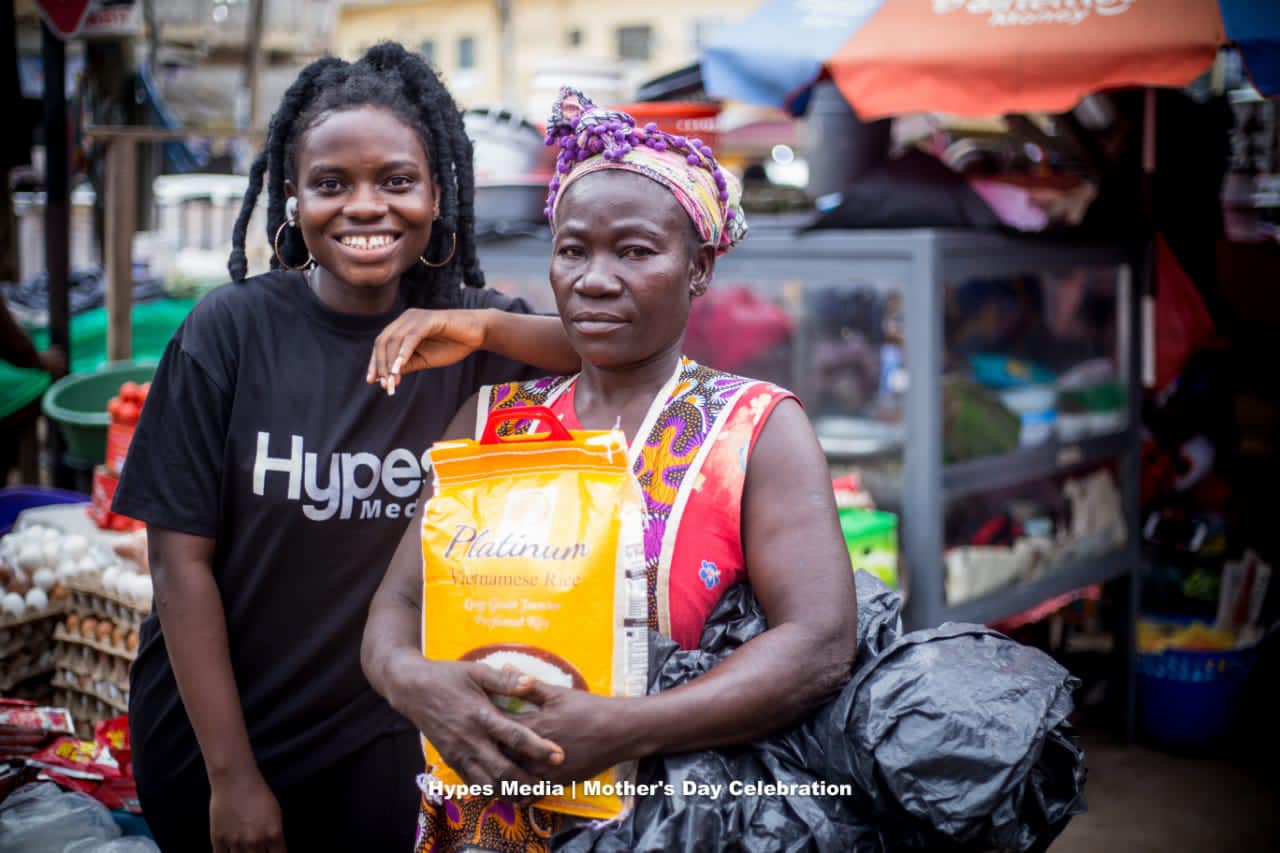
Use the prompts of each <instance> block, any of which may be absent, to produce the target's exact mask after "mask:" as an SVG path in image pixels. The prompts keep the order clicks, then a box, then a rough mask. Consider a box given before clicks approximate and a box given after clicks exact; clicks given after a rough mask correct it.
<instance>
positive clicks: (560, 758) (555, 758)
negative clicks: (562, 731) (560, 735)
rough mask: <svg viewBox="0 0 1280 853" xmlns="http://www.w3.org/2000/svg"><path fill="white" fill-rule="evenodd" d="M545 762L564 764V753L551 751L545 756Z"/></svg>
mask: <svg viewBox="0 0 1280 853" xmlns="http://www.w3.org/2000/svg"><path fill="white" fill-rule="evenodd" d="M547 760H548V761H550V762H551V763H552V764H564V753H563V752H560V751H558V750H556V751H553V752H552V753H551V754H550V755H549V756H547Z"/></svg>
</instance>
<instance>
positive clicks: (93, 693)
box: [51, 669, 129, 720]
mask: <svg viewBox="0 0 1280 853" xmlns="http://www.w3.org/2000/svg"><path fill="white" fill-rule="evenodd" d="M51 683H52V684H53V686H54V687H62V688H65V689H67V690H70V691H72V692H73V693H79V694H80V695H81V696H87V697H89V698H91V699H96V700H98V701H99V702H101V703H102V704H103V705H105V706H106V711H104V712H102V713H101V714H94V715H93V716H97V717H98V719H99V720H105V719H109V718H111V717H114V716H116V715H118V714H125V713H128V711H129V691H128V690H121V689H120V688H119V687H116V686H115V685H114V684H112V683H111V682H110V681H94V680H92V678H90V679H87V680H84V681H82V680H81V677H80V675H79V674H77V673H74V672H72V671H71V670H67V669H59V670H57V671H56V672H55V673H54V676H53V681H52V682H51ZM112 688H114V690H113V689H112ZM112 694H114V695H112ZM80 716H81V715H79V714H77V715H76V718H77V719H79V718H80Z"/></svg>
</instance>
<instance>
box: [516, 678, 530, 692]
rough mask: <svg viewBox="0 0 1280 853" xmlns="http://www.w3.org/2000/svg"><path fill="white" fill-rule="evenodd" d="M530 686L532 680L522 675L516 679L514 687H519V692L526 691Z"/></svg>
mask: <svg viewBox="0 0 1280 853" xmlns="http://www.w3.org/2000/svg"><path fill="white" fill-rule="evenodd" d="M532 686H533V678H531V677H530V676H528V675H522V676H520V677H519V678H517V679H516V687H519V688H520V689H521V690H528V689H529V688H530V687H532Z"/></svg>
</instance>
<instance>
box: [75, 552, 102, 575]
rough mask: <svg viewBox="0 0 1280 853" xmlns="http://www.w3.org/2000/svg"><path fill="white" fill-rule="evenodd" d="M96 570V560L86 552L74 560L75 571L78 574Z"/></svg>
mask: <svg viewBox="0 0 1280 853" xmlns="http://www.w3.org/2000/svg"><path fill="white" fill-rule="evenodd" d="M97 570H98V561H97V560H95V559H94V558H93V557H92V556H90V555H88V554H86V555H85V556H83V557H81V558H80V559H79V560H77V561H76V572H77V573H79V574H82V575H83V574H87V573H89V572H96V571H97Z"/></svg>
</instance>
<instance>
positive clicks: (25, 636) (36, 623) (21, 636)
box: [0, 603, 64, 663]
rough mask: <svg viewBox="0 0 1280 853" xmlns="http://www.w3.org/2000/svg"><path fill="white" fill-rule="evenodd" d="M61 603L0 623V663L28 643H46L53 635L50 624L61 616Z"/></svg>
mask: <svg viewBox="0 0 1280 853" xmlns="http://www.w3.org/2000/svg"><path fill="white" fill-rule="evenodd" d="M63 612H64V609H63V607H62V605H61V603H59V604H57V605H56V606H55V605H50V606H49V607H47V608H45V609H44V610H41V611H40V612H39V613H33V614H31V615H30V616H26V617H24V618H23V619H22V620H21V621H19V622H14V623H13V624H0V663H3V662H4V661H6V660H8V659H9V658H11V657H13V656H14V655H16V654H18V652H20V651H22V650H23V649H24V648H26V647H27V646H29V645H40V644H41V643H48V642H49V640H51V639H52V637H53V631H52V630H50V629H51V628H52V624H53V623H55V620H56V619H57V618H58V617H59V616H61V615H62V614H63Z"/></svg>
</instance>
